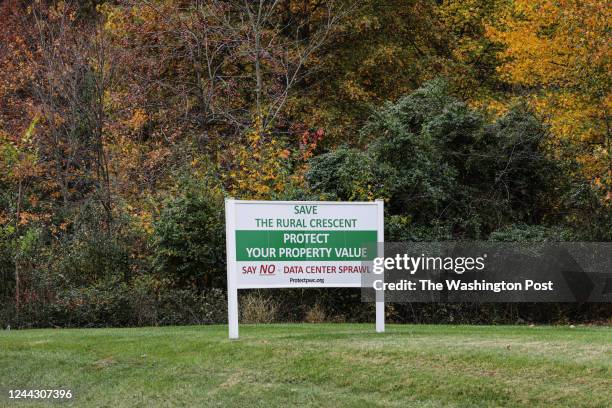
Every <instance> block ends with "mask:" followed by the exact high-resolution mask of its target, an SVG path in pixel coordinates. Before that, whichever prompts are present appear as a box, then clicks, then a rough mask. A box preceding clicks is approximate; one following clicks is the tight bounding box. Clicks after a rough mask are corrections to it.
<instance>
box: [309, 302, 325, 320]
mask: <svg viewBox="0 0 612 408" xmlns="http://www.w3.org/2000/svg"><path fill="white" fill-rule="evenodd" d="M326 318H327V314H326V313H325V308H324V307H323V306H321V304H320V303H315V304H314V306H312V307H311V308H310V309H308V311H307V312H306V318H305V320H306V322H308V323H323V322H324V321H325V319H326Z"/></svg>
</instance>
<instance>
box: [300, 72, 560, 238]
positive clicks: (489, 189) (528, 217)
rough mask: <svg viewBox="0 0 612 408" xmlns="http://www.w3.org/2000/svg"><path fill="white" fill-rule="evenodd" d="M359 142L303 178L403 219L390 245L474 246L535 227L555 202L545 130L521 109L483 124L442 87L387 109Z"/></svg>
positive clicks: (434, 85) (322, 160)
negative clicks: (371, 199)
mask: <svg viewBox="0 0 612 408" xmlns="http://www.w3.org/2000/svg"><path fill="white" fill-rule="evenodd" d="M361 136H362V139H363V140H364V141H366V142H367V147H366V149H365V151H357V150H348V149H338V150H336V151H333V152H330V153H326V154H324V155H321V156H319V157H316V158H314V159H313V160H312V161H311V168H310V170H309V172H308V173H307V176H306V179H307V181H308V183H309V186H310V187H311V188H313V189H315V190H320V191H321V192H323V193H326V194H330V195H332V196H335V197H338V198H343V199H352V198H355V197H363V195H361V194H360V192H361V190H360V188H362V186H363V185H364V184H367V186H368V187H369V189H370V191H369V193H370V195H373V196H376V197H384V198H385V199H386V200H387V212H388V214H389V215H396V216H400V217H403V218H397V219H394V220H393V221H392V223H391V224H392V227H391V229H392V230H393V234H394V235H395V236H397V237H403V238H404V239H409V240H411V239H417V238H418V237H422V238H425V237H429V238H434V237H437V238H440V237H449V236H453V237H455V238H461V237H463V238H472V239H478V238H482V237H485V236H486V235H487V234H489V233H490V232H491V231H493V230H495V229H497V228H499V227H502V226H504V225H506V224H508V223H513V222H530V223H537V222H540V221H542V214H543V213H544V212H546V211H547V210H550V208H549V206H550V205H551V202H552V201H553V199H554V197H552V196H551V189H550V186H551V185H554V184H555V178H556V177H557V176H558V175H559V171H557V168H558V166H557V165H556V163H555V162H553V161H552V160H551V159H549V158H547V156H546V155H545V152H544V147H543V142H544V141H545V139H546V137H547V133H546V129H545V127H544V126H543V125H542V124H541V123H540V122H539V121H538V120H537V119H536V118H535V117H534V116H533V115H532V114H531V113H530V112H528V111H527V110H525V109H522V108H520V107H518V108H516V109H513V110H511V111H509V112H508V113H507V114H506V115H505V116H503V117H501V118H499V119H497V120H495V121H493V122H492V123H487V122H486V120H485V118H484V117H483V116H482V115H480V114H479V113H478V112H476V111H474V110H473V109H470V108H469V107H468V106H467V105H466V104H465V103H462V102H460V101H458V100H456V99H455V98H453V97H451V96H450V95H449V92H448V87H447V86H446V84H445V82H443V81H439V80H438V81H432V82H429V83H427V84H426V85H424V86H423V87H422V88H420V89H418V90H417V91H415V92H413V93H412V94H410V95H407V96H404V97H402V98H400V99H399V100H398V101H397V102H395V103H388V104H386V105H385V106H384V107H383V108H381V109H380V110H378V111H377V112H375V114H374V115H373V116H372V118H371V119H370V121H369V122H368V123H367V124H366V125H365V126H364V128H363V130H362V132H361ZM398 222H399V223H401V224H402V225H403V226H402V228H404V229H408V230H411V231H412V232H409V231H406V232H405V233H402V232H400V231H399V229H398V225H399V224H398ZM424 229H425V230H427V231H428V232H426V231H425V230H424Z"/></svg>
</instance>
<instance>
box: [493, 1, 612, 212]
mask: <svg viewBox="0 0 612 408" xmlns="http://www.w3.org/2000/svg"><path fill="white" fill-rule="evenodd" d="M610 21H612V11H611V9H610V5H609V3H608V2H606V1H603V0H587V1H577V0H563V1H552V0H537V1H531V0H516V1H514V2H511V3H509V5H508V7H507V8H506V9H505V10H504V12H503V13H502V15H501V16H500V18H499V21H498V22H497V23H496V24H494V25H491V26H489V27H488V31H487V35H488V37H489V38H490V39H492V40H493V41H496V42H499V43H500V44H502V45H503V46H504V49H503V50H502V51H501V52H500V54H499V55H500V58H502V59H503V61H504V62H503V64H502V65H501V66H500V67H499V73H500V75H501V76H502V78H503V79H504V80H506V81H507V82H509V83H510V84H513V85H515V86H517V87H519V89H520V90H521V91H522V92H524V93H525V94H526V95H527V96H528V97H529V98H530V101H531V105H532V107H533V108H534V109H535V110H536V111H537V112H539V113H540V114H542V115H543V116H544V117H545V118H546V120H547V122H548V123H550V125H551V129H552V132H553V133H554V134H555V135H556V136H557V139H556V141H555V147H556V149H557V152H556V153H557V154H561V155H566V156H570V157H576V158H577V159H578V160H579V161H580V162H581V164H582V165H583V168H584V173H585V175H586V176H587V177H588V178H589V179H590V180H591V181H593V182H594V184H595V185H598V186H601V188H602V189H603V190H604V191H605V193H604V195H607V199H608V200H610V199H612V161H611V160H612V150H611V149H612V132H611V127H610V126H611V125H610V108H611V106H612V105H611V101H612V86H611V85H612V83H611V79H610V72H611V71H612V62H611V59H610Z"/></svg>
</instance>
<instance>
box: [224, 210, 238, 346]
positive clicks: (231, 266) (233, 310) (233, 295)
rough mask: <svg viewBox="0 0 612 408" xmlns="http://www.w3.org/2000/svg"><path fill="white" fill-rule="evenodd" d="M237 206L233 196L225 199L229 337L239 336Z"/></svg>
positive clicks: (235, 337)
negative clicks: (235, 227) (235, 229)
mask: <svg viewBox="0 0 612 408" xmlns="http://www.w3.org/2000/svg"><path fill="white" fill-rule="evenodd" d="M235 222H236V207H235V202H234V199H233V198H226V199H225V250H226V254H227V324H228V326H229V338H230V339H237V338H238V288H237V286H236V271H235V269H236V236H235V235H234V234H235V232H234V225H235Z"/></svg>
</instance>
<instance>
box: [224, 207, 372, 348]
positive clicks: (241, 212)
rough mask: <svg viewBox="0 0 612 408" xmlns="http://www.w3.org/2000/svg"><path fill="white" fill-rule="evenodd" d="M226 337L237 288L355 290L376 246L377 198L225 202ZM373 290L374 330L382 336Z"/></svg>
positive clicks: (234, 327)
mask: <svg viewBox="0 0 612 408" xmlns="http://www.w3.org/2000/svg"><path fill="white" fill-rule="evenodd" d="M225 222H226V240H227V290H228V317H229V334H230V338H238V289H249V288H320V287H329V288H341V287H355V288H358V287H361V282H362V278H363V276H364V274H371V273H372V271H371V268H370V266H368V265H365V262H366V261H371V260H372V259H373V258H375V257H377V256H380V254H377V253H376V252H377V251H378V247H379V246H378V245H377V243H381V242H384V209H383V201H382V200H377V201H376V202H332V201H240V200H233V199H227V200H226V201H225ZM381 295H382V292H381V293H378V292H377V302H376V330H377V331H379V332H382V331H384V303H383V299H382V297H381Z"/></svg>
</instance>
